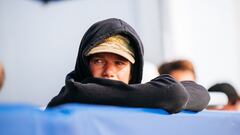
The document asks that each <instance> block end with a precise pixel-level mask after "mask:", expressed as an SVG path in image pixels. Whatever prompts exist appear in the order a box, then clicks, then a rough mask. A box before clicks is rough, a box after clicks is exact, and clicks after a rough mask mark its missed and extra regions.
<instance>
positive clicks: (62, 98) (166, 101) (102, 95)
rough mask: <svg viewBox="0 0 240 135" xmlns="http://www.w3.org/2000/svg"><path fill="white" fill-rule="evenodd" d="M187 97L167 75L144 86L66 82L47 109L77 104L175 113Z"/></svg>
mask: <svg viewBox="0 0 240 135" xmlns="http://www.w3.org/2000/svg"><path fill="white" fill-rule="evenodd" d="M188 100H189V94H188V92H187V91H186V89H185V88H184V86H183V85H182V84H181V83H179V82H177V81H175V80H174V79H173V78H172V77H170V76H169V75H161V76H159V77H157V78H155V79H153V80H151V81H150V82H148V83H145V84H131V85H127V84H125V83H123V82H121V81H114V80H108V79H100V78H89V79H87V80H85V81H83V82H82V83H79V82H74V81H73V80H71V79H70V80H68V81H66V86H65V87H64V88H63V89H62V90H61V92H60V93H59V95H57V96H56V97H54V98H53V99H52V100H51V102H50V103H49V104H48V106H47V107H48V108H49V107H53V106H57V105H60V104H64V103H70V102H79V103H93V104H105V105H118V106H129V107H147V108H163V109H165V110H167V111H168V112H169V113H177V112H179V111H181V110H182V109H184V108H185V107H186V104H187V102H188Z"/></svg>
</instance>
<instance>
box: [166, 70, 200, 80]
mask: <svg viewBox="0 0 240 135" xmlns="http://www.w3.org/2000/svg"><path fill="white" fill-rule="evenodd" d="M170 75H172V76H173V77H174V78H175V79H176V80H178V81H195V80H196V79H195V76H194V74H193V73H192V71H189V70H174V71H172V72H171V73H170Z"/></svg>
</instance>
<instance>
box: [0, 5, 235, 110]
mask: <svg viewBox="0 0 240 135" xmlns="http://www.w3.org/2000/svg"><path fill="white" fill-rule="evenodd" d="M111 17H114V18H120V19H123V20H124V21H126V22H128V23H129V24H130V25H131V26H132V27H133V28H134V29H135V30H136V31H137V33H138V34H139V35H140V37H141V39H142V41H143V44H144V47H145V56H144V58H145V60H146V61H147V63H151V64H153V65H155V66H158V65H159V64H161V63H162V62H164V61H170V60H174V59H182V58H184V59H189V60H191V61H192V62H193V64H194V65H195V68H196V74H197V82H198V83H200V84H202V85H203V86H205V87H206V88H208V87H210V86H211V85H213V84H215V83H217V82H222V81H224V82H229V83H231V84H233V85H234V86H235V87H236V89H237V90H240V53H239V52H240V1H239V0H121V1H120V0H119V1H116V0H52V1H48V0H43V1H41V0H1V1H0V63H2V64H3V65H4V68H5V73H6V79H5V83H4V86H3V88H2V91H1V92H0V103H6V102H7V103H28V104H34V105H39V106H45V105H46V104H47V103H48V102H49V100H50V99H51V98H52V97H53V96H55V95H57V94H58V93H59V91H60V89H61V87H62V86H63V85H64V81H65V76H66V74H67V73H69V72H70V71H72V70H73V69H74V66H75V60H76V56H77V52H78V47H79V43H80V41H81V38H82V36H83V34H84V33H85V32H86V30H87V29H88V28H89V27H90V26H91V25H92V24H93V23H95V22H97V21H100V20H103V19H106V18H111ZM238 93H240V91H238Z"/></svg>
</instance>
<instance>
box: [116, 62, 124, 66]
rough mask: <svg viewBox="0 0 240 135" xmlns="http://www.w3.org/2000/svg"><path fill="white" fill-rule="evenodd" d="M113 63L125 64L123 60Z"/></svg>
mask: <svg viewBox="0 0 240 135" xmlns="http://www.w3.org/2000/svg"><path fill="white" fill-rule="evenodd" d="M115 64H116V65H125V62H123V61H116V62H115Z"/></svg>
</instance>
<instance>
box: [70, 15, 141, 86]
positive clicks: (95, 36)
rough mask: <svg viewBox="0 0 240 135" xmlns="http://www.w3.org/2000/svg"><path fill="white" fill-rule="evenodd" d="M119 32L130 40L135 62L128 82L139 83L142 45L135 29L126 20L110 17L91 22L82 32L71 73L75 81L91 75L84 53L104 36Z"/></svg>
mask: <svg viewBox="0 0 240 135" xmlns="http://www.w3.org/2000/svg"><path fill="white" fill-rule="evenodd" d="M116 34H120V35H123V36H125V37H127V38H128V39H129V40H130V43H131V45H132V47H133V48H134V53H135V63H134V65H133V66H132V68H133V70H132V78H131V80H130V81H129V83H130V84H136V83H141V80H142V72H143V53H144V51H143V45H142V42H141V40H140V38H139V36H138V35H137V33H136V32H135V30H134V29H133V28H132V27H131V26H130V25H128V24H127V23H126V22H124V21H122V20H120V19H116V18H110V19H107V20H103V21H99V22H96V23H95V24H93V25H92V26H91V27H90V28H89V29H88V30H87V32H86V33H85V34H84V36H83V38H82V41H81V43H80V47H79V50H78V56H77V61H76V65H75V70H74V71H73V72H72V75H73V77H74V79H75V81H78V82H81V81H83V80H84V79H86V78H88V77H92V74H91V72H90V68H89V65H88V60H87V57H86V56H85V55H86V53H87V52H88V51H89V50H90V49H92V48H93V47H94V46H95V45H96V44H99V43H101V42H102V41H103V40H104V39H105V38H108V37H110V36H112V35H116Z"/></svg>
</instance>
